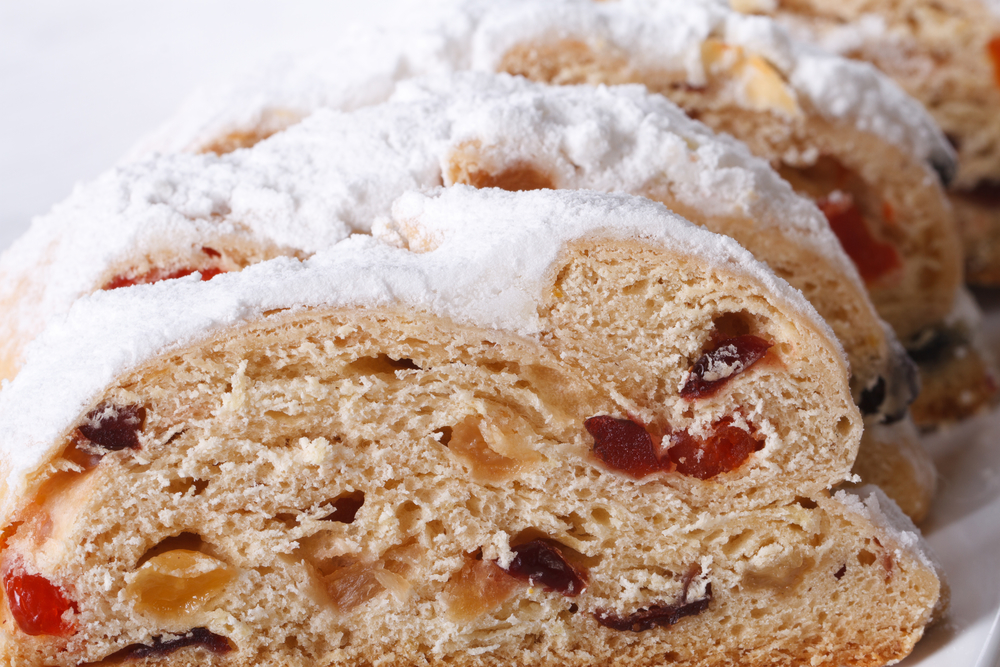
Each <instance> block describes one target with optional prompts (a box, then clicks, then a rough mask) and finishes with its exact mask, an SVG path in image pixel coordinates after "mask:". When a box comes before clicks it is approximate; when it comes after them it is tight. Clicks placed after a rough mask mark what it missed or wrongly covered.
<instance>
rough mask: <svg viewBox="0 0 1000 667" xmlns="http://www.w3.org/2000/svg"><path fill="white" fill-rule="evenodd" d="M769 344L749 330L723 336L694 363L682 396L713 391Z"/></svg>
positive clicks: (700, 395)
mask: <svg viewBox="0 0 1000 667" xmlns="http://www.w3.org/2000/svg"><path fill="white" fill-rule="evenodd" d="M771 347H772V344H771V343H769V342H767V341H766V340H764V339H763V338H759V337H757V336H752V335H750V334H747V335H744V336H736V337H735V338H726V339H725V340H722V341H720V342H719V343H718V344H717V345H716V346H715V347H714V348H713V349H712V350H710V351H708V352H706V353H705V354H703V355H702V356H701V358H699V359H698V361H696V362H695V363H694V366H692V367H691V371H690V372H689V373H688V379H687V381H686V382H685V383H684V387H683V388H682V389H681V398H685V399H687V400H693V399H695V398H707V397H709V396H713V395H715V393H716V392H718V391H719V390H720V389H722V387H723V386H724V385H725V384H726V383H727V382H729V381H730V380H732V379H733V378H734V377H736V376H737V375H739V374H740V373H742V372H743V371H745V370H747V369H748V368H750V367H751V366H753V365H754V364H755V363H757V362H758V361H760V360H761V359H763V358H764V355H765V354H767V351H768V350H769V349H770V348H771Z"/></svg>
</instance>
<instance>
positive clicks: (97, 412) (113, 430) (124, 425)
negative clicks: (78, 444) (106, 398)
mask: <svg viewBox="0 0 1000 667" xmlns="http://www.w3.org/2000/svg"><path fill="white" fill-rule="evenodd" d="M86 419H87V423H85V424H83V425H82V426H80V428H79V431H80V433H81V434H83V437H85V438H87V440H90V441H91V442H92V443H94V444H95V445H97V446H98V447H101V448H102V449H106V450H108V451H111V452H117V451H120V450H122V449H139V433H140V432H141V431H142V428H143V425H144V424H145V422H146V408H144V407H142V406H141V405H121V406H115V405H109V404H108V403H101V404H100V405H98V406H97V407H96V408H94V409H93V410H91V411H90V412H89V413H88V414H87V418H86Z"/></svg>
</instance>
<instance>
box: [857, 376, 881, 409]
mask: <svg viewBox="0 0 1000 667" xmlns="http://www.w3.org/2000/svg"><path fill="white" fill-rule="evenodd" d="M884 402H885V378H883V377H879V378H878V379H877V380H876V381H875V384H873V385H872V386H870V387H867V388H865V389H863V390H862V391H861V400H860V401H858V407H859V408H860V409H861V414H862V415H864V416H866V417H867V416H868V415H874V414H878V412H879V410H880V409H881V407H882V404H883V403H884Z"/></svg>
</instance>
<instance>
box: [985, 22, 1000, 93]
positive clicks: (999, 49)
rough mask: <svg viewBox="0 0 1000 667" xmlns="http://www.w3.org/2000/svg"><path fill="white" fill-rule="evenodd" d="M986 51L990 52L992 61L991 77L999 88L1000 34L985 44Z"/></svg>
mask: <svg viewBox="0 0 1000 667" xmlns="http://www.w3.org/2000/svg"><path fill="white" fill-rule="evenodd" d="M986 52H987V53H989V54H990V60H992V61H993V79H994V81H995V82H996V84H997V88H1000V35H997V36H996V37H994V38H993V39H991V40H990V41H989V43H988V44H987V45H986Z"/></svg>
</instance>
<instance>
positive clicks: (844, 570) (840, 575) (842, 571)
mask: <svg viewBox="0 0 1000 667" xmlns="http://www.w3.org/2000/svg"><path fill="white" fill-rule="evenodd" d="M845 574H847V566H846V565H841V566H840V569H839V570H837V571H836V572H834V573H833V576H834V577H835V578H836V579H837V581H840V580H841V579H843V578H844V575H845Z"/></svg>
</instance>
